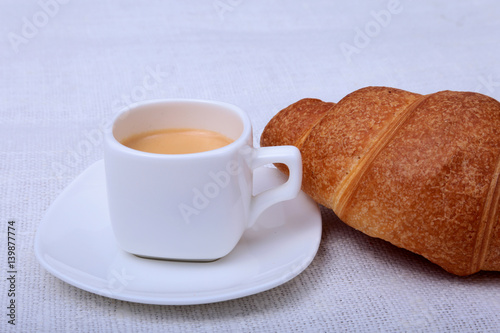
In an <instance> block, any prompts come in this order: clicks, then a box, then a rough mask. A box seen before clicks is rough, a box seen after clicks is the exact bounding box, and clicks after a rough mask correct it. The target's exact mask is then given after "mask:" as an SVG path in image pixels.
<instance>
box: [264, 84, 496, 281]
mask: <svg viewBox="0 0 500 333" xmlns="http://www.w3.org/2000/svg"><path fill="white" fill-rule="evenodd" d="M307 107H314V104H309V105H307ZM285 110H286V109H285ZM301 113H302V114H316V113H315V112H314V111H311V110H309V111H305V110H302V111H301ZM318 113H319V112H318ZM321 113H322V114H323V115H322V116H321V117H318V118H316V121H315V122H313V121H309V122H307V121H305V120H296V117H297V114H295V116H294V117H292V116H291V115H290V111H289V112H285V113H283V114H282V113H281V112H280V113H279V114H278V115H276V116H275V118H273V120H274V123H273V124H271V123H270V124H269V125H268V126H267V127H266V130H265V131H264V133H263V136H262V141H261V142H262V143H264V144H263V145H278V144H282V143H281V142H284V141H283V140H280V139H279V138H283V137H286V140H287V144H290V143H291V142H292V141H289V140H299V139H300V138H302V139H301V140H302V141H303V142H295V145H296V146H298V147H299V149H300V150H301V152H302V157H303V164H304V178H303V189H304V191H305V192H306V193H308V194H309V195H311V196H312V197H313V199H315V200H316V201H317V202H319V203H321V204H323V205H325V206H327V207H331V208H332V209H333V210H334V211H335V212H336V213H337V215H338V216H339V217H340V218H341V219H342V220H343V221H344V222H346V223H347V224H349V225H351V226H353V227H354V228H356V229H358V230H361V231H363V232H365V233H366V234H368V235H371V236H374V237H378V238H382V239H385V240H387V241H389V242H391V243H393V244H395V245H397V246H400V247H403V248H406V249H408V250H411V251H413V252H415V253H419V254H421V255H423V256H424V257H426V258H428V259H429V260H431V261H432V262H434V263H437V264H438V265H440V266H442V267H443V268H444V269H446V270H447V271H449V272H452V273H454V274H457V275H467V274H472V273H474V272H477V271H479V270H481V269H485V270H500V208H499V201H500V185H499V183H500V182H499V180H498V178H499V173H500V166H499V164H500V103H499V102H498V101H496V100H494V99H492V98H489V97H487V96H484V95H481V94H477V93H468V92H451V91H442V92H439V93H435V94H431V95H427V96H421V95H418V94H413V93H410V92H406V91H403V90H399V89H393V88H386V87H367V88H363V89H360V90H358V91H355V92H353V93H351V94H350V95H348V96H346V97H345V98H343V99H342V100H341V101H340V102H339V103H338V104H336V105H335V106H334V107H332V108H330V109H328V111H327V112H326V113H324V110H322V111H321ZM318 119H319V121H318ZM277 123H279V124H281V126H280V127H278V126H276V124H277ZM307 124H309V125H307ZM311 124H312V125H311ZM289 126H290V127H291V128H294V129H293V131H292V133H293V134H290V133H287V134H284V133H286V132H287V131H288V129H289V128H288V127H289ZM307 126H309V128H308V127H307ZM299 132H300V133H301V134H297V133H299ZM269 133H272V137H271V136H269ZM304 133H306V136H305V137H304ZM276 138H278V139H276Z"/></svg>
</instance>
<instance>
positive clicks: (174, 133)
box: [120, 128, 234, 154]
mask: <svg viewBox="0 0 500 333" xmlns="http://www.w3.org/2000/svg"><path fill="white" fill-rule="evenodd" d="M233 141H234V140H231V139H229V138H228V137H226V136H225V135H222V134H220V133H218V132H214V131H209V130H204V129H196V128H167V129H160V130H153V131H147V132H142V133H138V134H134V135H132V136H130V137H128V138H126V139H124V140H122V141H120V143H121V144H123V145H124V146H127V147H129V148H132V149H135V150H140V151H144V152H147V153H156V154H192V153H200V152H203V151H209V150H214V149H217V148H221V147H224V146H227V145H228V144H230V143H231V142H233Z"/></svg>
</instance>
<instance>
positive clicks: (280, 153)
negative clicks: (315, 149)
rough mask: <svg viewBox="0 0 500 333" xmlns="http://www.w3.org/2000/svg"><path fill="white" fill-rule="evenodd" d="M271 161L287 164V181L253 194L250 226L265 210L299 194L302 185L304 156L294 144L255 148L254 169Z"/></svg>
mask: <svg viewBox="0 0 500 333" xmlns="http://www.w3.org/2000/svg"><path fill="white" fill-rule="evenodd" d="M269 163H283V164H286V166H287V167H288V170H289V176H288V180H287V181H286V183H284V184H282V185H279V186H277V187H275V188H272V189H269V190H267V191H264V192H262V193H259V194H257V195H255V196H253V198H252V201H251V204H250V218H249V220H248V221H249V224H248V226H247V228H250V227H251V226H252V225H253V224H254V223H255V221H256V220H257V218H258V217H259V216H260V214H262V212H263V211H264V210H266V209H267V208H269V207H270V206H272V205H274V204H276V203H278V202H281V201H285V200H290V199H293V198H295V197H296V196H297V194H298V193H299V191H300V187H301V185H302V157H301V155H300V151H299V150H298V149H297V147H294V146H276V147H261V148H256V149H254V153H253V156H252V169H255V168H258V167H260V166H263V165H265V164H269Z"/></svg>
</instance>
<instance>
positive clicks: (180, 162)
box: [104, 99, 302, 261]
mask: <svg viewBox="0 0 500 333" xmlns="http://www.w3.org/2000/svg"><path fill="white" fill-rule="evenodd" d="M168 128H198V129H206V130H211V131H215V132H219V133H221V134H223V135H225V136H227V137H228V138H230V139H233V140H234V142H232V143H230V144H229V145H227V146H224V147H222V148H218V149H214V150H210V151H204V152H201V153H191V154H178V155H175V154H155V153H147V152H143V151H138V150H134V149H131V148H128V147H126V146H124V145H123V144H121V143H120V141H122V140H123V139H125V138H127V137H130V136H131V135H134V134H138V133H142V132H147V131H152V130H158V129H168ZM252 142H253V138H252V128H251V123H250V120H249V118H248V116H247V115H246V113H245V112H243V111H242V110H241V109H240V108H238V107H236V106H233V105H230V104H226V103H221V102H214V101H201V100H188V99H181V100H153V101H147V102H141V103H137V104H134V105H131V106H129V107H127V108H126V109H124V110H122V111H120V112H119V113H118V114H117V116H116V117H115V119H114V121H113V126H112V128H111V129H110V130H109V131H108V133H106V138H105V143H106V144H105V157H104V160H105V168H106V184H107V192H108V201H109V213H110V218H111V225H112V228H113V232H114V234H115V237H116V240H117V242H118V244H119V246H120V247H121V248H122V249H123V250H125V251H127V252H130V253H132V254H135V255H139V256H144V257H151V258H163V259H173V260H194V261H209V260H215V259H218V258H221V257H224V256H225V255H227V254H228V253H229V252H230V251H231V250H232V249H233V248H234V247H235V246H236V244H237V243H238V241H239V240H240V238H241V236H242V235H243V233H244V231H245V230H246V229H247V228H249V227H251V226H252V225H253V224H254V222H255V221H256V219H257V217H258V216H259V215H260V214H261V213H262V212H263V211H264V210H265V209H266V208H268V207H270V206H271V205H274V204H276V203H278V202H281V201H284V200H289V199H292V198H294V197H295V196H296V195H297V194H298V192H299V191H300V186H301V181H302V161H301V156H300V152H299V150H298V149H297V148H295V147H293V146H280V147H264V148H253V145H252ZM268 163H284V164H286V165H287V166H288V169H289V171H290V176H289V179H288V181H287V182H286V183H285V184H282V185H280V186H278V187H276V188H272V189H270V190H268V191H265V192H263V193H260V194H258V195H255V196H254V195H253V194H252V180H253V175H252V174H253V169H255V168H257V167H259V166H262V165H265V164H268Z"/></svg>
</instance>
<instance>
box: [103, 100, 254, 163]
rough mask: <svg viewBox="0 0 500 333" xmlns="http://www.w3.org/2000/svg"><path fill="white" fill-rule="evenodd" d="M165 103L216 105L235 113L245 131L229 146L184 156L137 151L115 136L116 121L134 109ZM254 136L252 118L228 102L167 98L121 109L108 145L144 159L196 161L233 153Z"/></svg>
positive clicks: (114, 117)
mask: <svg viewBox="0 0 500 333" xmlns="http://www.w3.org/2000/svg"><path fill="white" fill-rule="evenodd" d="M163 103H167V104H170V103H195V104H210V105H216V106H219V107H223V108H225V109H227V110H230V111H231V112H234V113H236V114H237V115H238V117H239V118H240V120H241V122H242V124H243V131H242V132H241V134H240V136H239V137H238V138H237V139H236V140H234V141H233V142H231V143H230V144H228V145H225V146H223V147H220V148H216V149H212V150H207V151H202V152H197V153H184V154H159V153H150V152H145V151H141V150H136V149H133V148H130V147H127V146H125V145H123V144H122V143H121V142H119V141H118V140H117V139H116V138H115V136H114V134H113V130H114V127H115V123H116V121H117V120H118V119H119V118H120V117H122V116H123V115H125V114H126V113H127V112H131V111H133V110H134V109H136V108H138V107H143V106H148V105H154V104H163ZM251 135H252V126H251V122H250V118H249V117H248V115H247V114H246V112H245V111H243V109H241V108H240V107H238V106H236V105H234V104H230V103H226V102H221V101H215V100H206V99H192V98H165V99H161V98H159V99H149V100H145V101H141V102H135V103H132V104H129V105H127V106H125V107H123V108H122V109H120V110H119V111H118V112H117V113H116V114H115V115H114V116H113V120H112V122H111V126H110V127H109V128H108V129H107V131H106V135H105V137H106V142H107V143H108V146H110V147H112V148H115V149H120V150H122V151H124V152H126V153H128V154H132V155H136V156H142V157H148V158H155V159H196V158H205V157H209V156H211V155H219V154H220V155H222V154H225V153H226V152H228V151H232V150H234V149H237V148H238V147H241V146H242V145H244V144H245V142H246V140H247V138H248V137H250V139H251V140H252V139H253V138H252V137H251Z"/></svg>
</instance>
